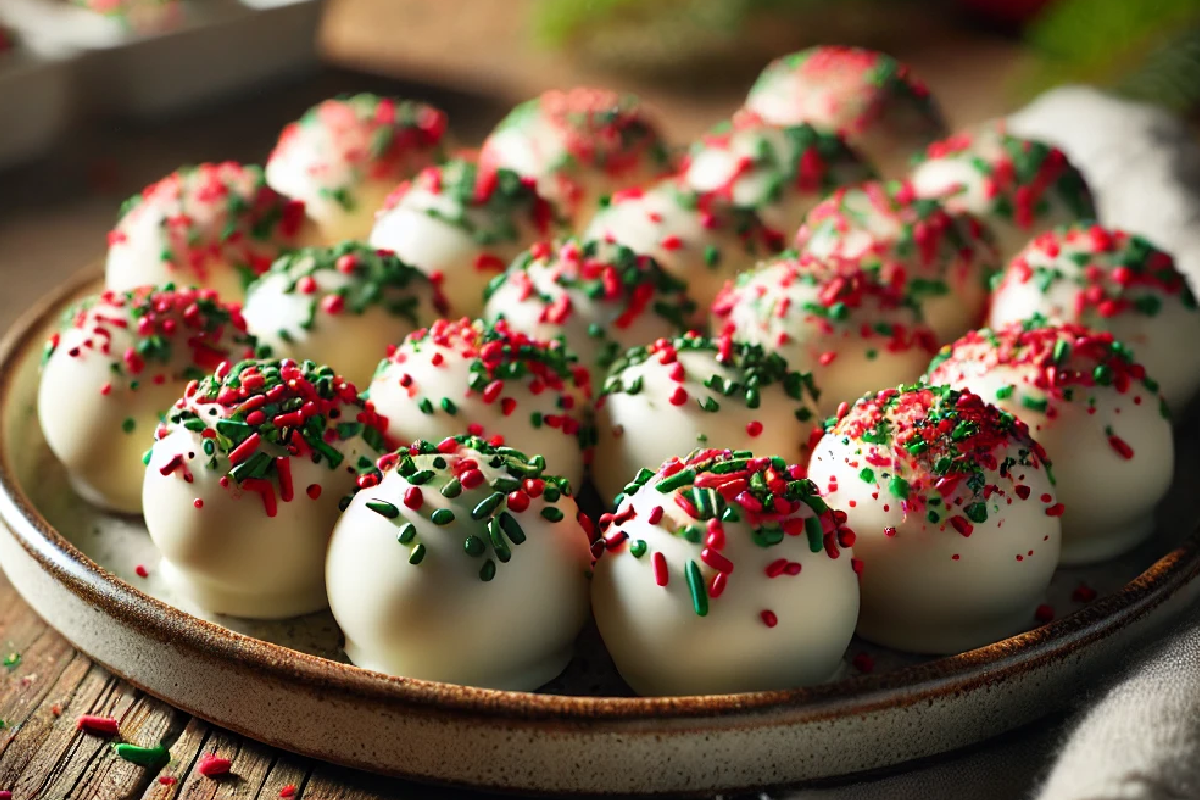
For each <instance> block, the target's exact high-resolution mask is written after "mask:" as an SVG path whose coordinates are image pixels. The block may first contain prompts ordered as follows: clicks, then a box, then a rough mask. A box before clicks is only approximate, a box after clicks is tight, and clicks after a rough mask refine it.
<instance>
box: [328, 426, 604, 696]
mask: <svg viewBox="0 0 1200 800" xmlns="http://www.w3.org/2000/svg"><path fill="white" fill-rule="evenodd" d="M477 444H478V443H477ZM483 449H484V450H485V452H480V450H478V449H476V448H475V447H469V446H461V447H459V448H458V449H457V450H456V451H454V450H452V451H450V452H448V453H446V454H444V455H442V456H441V458H442V460H443V461H444V462H445V463H446V466H445V467H444V468H442V469H437V467H436V464H435V459H436V458H437V457H438V456H437V454H433V455H416V456H414V457H413V459H412V460H413V462H414V463H415V465H416V467H417V468H418V470H421V471H424V470H433V473H434V474H433V477H432V479H430V480H429V481H428V482H426V483H421V484H420V485H419V486H416V487H414V485H413V484H412V483H410V481H409V480H408V479H407V478H405V477H404V476H403V475H402V474H401V473H400V472H399V471H398V470H396V469H387V470H385V471H384V474H383V478H382V482H381V483H379V484H378V485H377V486H372V487H368V488H365V489H363V490H362V491H360V492H358V494H357V495H356V496H355V498H354V500H353V501H352V502H351V503H350V506H349V507H348V508H347V509H346V511H345V513H344V514H343V515H342V517H341V519H340V520H338V523H337V526H336V527H335V529H334V532H333V539H332V540H331V542H330V545H329V558H328V562H327V566H326V577H327V582H328V585H329V604H330V608H331V609H332V610H333V615H334V617H335V618H336V619H337V622H338V625H340V626H341V628H342V631H343V632H344V633H345V636H346V644H345V649H346V654H347V655H348V656H349V657H350V660H351V661H353V662H354V663H355V664H356V665H358V666H360V667H364V668H366V669H373V670H377V671H379V672H385V673H388V674H391V675H402V676H405V677H409V678H419V679H423V680H433V681H444V682H446V683H456V684H460V685H466V686H481V687H487V688H493V689H508V690H513V691H532V690H534V689H536V688H538V687H539V686H542V685H543V684H545V683H547V682H548V681H550V680H551V679H552V678H554V677H555V676H556V675H558V674H559V673H560V672H562V670H563V668H564V667H566V665H567V662H568V661H570V659H571V656H572V653H573V647H574V643H575V638H576V636H577V635H578V633H579V631H580V629H581V628H582V627H583V625H584V623H585V622H586V621H587V618H588V580H587V576H586V572H587V570H588V568H589V566H590V564H591V555H590V553H589V552H588V544H589V540H588V533H587V532H586V531H585V529H584V528H583V527H582V526H581V525H580V523H579V522H578V521H577V520H576V515H577V513H578V511H577V508H576V505H575V501H574V500H573V499H572V498H571V497H569V496H566V495H563V496H561V497H559V498H558V499H557V500H556V501H554V502H547V500H546V496H545V494H544V493H543V492H541V491H539V493H538V496H537V497H533V498H530V497H529V495H528V494H526V493H525V492H524V491H522V490H519V489H518V490H516V491H515V492H514V494H521V495H523V496H524V497H523V499H524V505H517V504H516V503H509V502H507V499H508V498H511V497H512V496H513V495H510V494H508V493H505V498H506V500H505V501H502V502H501V503H500V504H499V505H498V506H497V510H495V511H493V512H492V513H491V514H488V515H482V516H481V519H479V520H475V519H473V518H472V509H474V508H475V507H476V506H477V504H479V503H480V502H481V501H484V500H486V499H487V498H488V497H489V496H490V495H491V494H493V493H494V492H495V491H497V490H496V489H494V488H492V486H491V484H492V483H493V482H494V481H496V479H498V478H500V479H507V478H509V477H511V476H510V474H509V472H508V470H507V469H506V468H505V467H504V466H499V467H496V466H492V459H493V458H494V455H493V453H492V448H488V447H486V445H484V447H483ZM406 452H407V451H404V450H402V451H401V453H406ZM472 461H473V462H474V463H475V465H476V468H477V469H478V471H480V472H482V473H483V482H482V483H481V484H480V485H478V486H476V487H475V488H473V489H468V488H462V489H461V493H460V494H458V495H457V496H455V497H447V496H445V494H443V491H442V490H443V489H445V487H446V486H447V484H448V483H452V482H453V483H455V484H457V485H461V483H460V482H459V481H457V480H456V477H462V476H464V475H466V474H467V473H468V472H469V471H470V468H469V467H468V466H467V465H468V464H469V462H472ZM535 480H537V479H535ZM527 485H528V484H526V486H527ZM414 488H415V489H416V490H417V491H418V492H419V493H420V497H421V501H420V507H419V508H417V509H413V508H410V507H408V506H407V505H406V497H408V498H409V502H410V503H411V502H413V500H412V499H411V498H412V495H410V494H408V493H409V492H410V491H412V490H413V489H414ZM446 493H452V490H446ZM369 503H370V504H374V505H375V507H376V508H381V509H383V510H384V511H385V513H386V514H392V513H395V514H396V516H394V517H390V518H389V516H385V515H384V514H381V513H378V512H376V511H373V510H372V509H371V507H370V506H369V505H368V504H369ZM414 504H415V503H414ZM514 506H516V508H521V509H522V510H521V511H519V512H518V511H516V510H515V509H514ZM446 510H449V511H450V512H452V514H453V521H451V522H449V523H448V524H441V525H439V524H437V523H435V522H434V518H433V515H434V513H435V511H436V512H439V513H441V514H444V513H446ZM556 510H557V512H558V513H561V515H562V517H561V518H560V519H559V521H558V522H552V521H550V520H549V519H547V518H545V517H543V516H542V514H543V511H545V513H548V514H554V513H555V511H556ZM502 514H504V515H507V517H508V520H509V521H516V522H517V523H518V524H519V525H520V528H521V532H522V533H523V535H524V537H525V538H524V539H521V541H520V543H519V544H518V543H517V542H516V541H515V540H513V539H511V538H509V537H508V536H507V535H506V534H504V532H503V530H502V529H501V528H500V523H499V520H500V517H501V515H502ZM493 518H494V519H495V520H496V522H495V523H490V520H492V519H493ZM489 524H491V527H492V529H493V532H495V533H496V534H497V537H498V539H499V543H500V546H499V549H497V547H496V545H495V544H494V543H493V542H492V540H491V538H490V534H489ZM410 525H411V526H412V528H409V527H408V526H410ZM401 537H405V538H407V541H401ZM408 537H411V538H408ZM518 538H520V537H519V536H518ZM468 542H469V543H468ZM467 548H472V549H471V550H467ZM414 560H415V561H416V563H413V562H414Z"/></svg>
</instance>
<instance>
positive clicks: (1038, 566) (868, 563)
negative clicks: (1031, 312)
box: [808, 386, 1063, 653]
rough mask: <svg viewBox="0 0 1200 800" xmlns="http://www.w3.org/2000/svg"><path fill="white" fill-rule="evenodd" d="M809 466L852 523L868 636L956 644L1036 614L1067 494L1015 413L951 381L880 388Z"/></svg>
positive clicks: (910, 645) (934, 645) (913, 645)
mask: <svg viewBox="0 0 1200 800" xmlns="http://www.w3.org/2000/svg"><path fill="white" fill-rule="evenodd" d="M808 476H809V478H810V479H811V480H812V481H813V482H814V483H815V484H816V485H817V488H818V489H820V490H821V492H822V493H823V495H824V497H825V500H826V502H828V503H829V504H830V505H831V506H833V507H834V508H839V509H842V510H844V511H845V512H846V516H847V518H848V524H849V525H850V527H852V528H853V529H854V530H855V532H856V533H857V539H856V541H855V545H854V554H855V556H856V557H857V558H858V559H859V560H860V561H861V562H862V572H861V575H860V587H861V589H862V609H861V611H860V612H859V619H858V633H859V635H860V636H862V637H863V638H865V639H869V640H871V641H873V642H876V643H878V644H882V645H886V646H888V647H895V648H897V649H899V650H908V651H912V652H916V653H957V652H960V651H963V650H970V649H972V648H975V647H981V646H983V645H986V644H991V643H992V642H996V641H999V640H1001V639H1004V638H1006V637H1008V636H1011V635H1013V634H1015V633H1019V632H1020V631H1023V630H1025V629H1026V628H1028V627H1030V626H1031V625H1032V624H1033V622H1034V612H1035V610H1036V609H1037V607H1038V605H1039V604H1041V603H1042V599H1043V597H1044V594H1045V591H1046V588H1047V587H1048V586H1049V585H1050V577H1051V576H1052V575H1053V574H1054V569H1055V567H1056V566H1057V565H1058V554H1059V544H1060V537H1061V528H1060V525H1059V517H1060V516H1061V514H1062V512H1063V504H1062V503H1060V502H1059V501H1058V498H1057V495H1056V494H1055V490H1054V483H1053V479H1052V478H1051V473H1050V469H1049V461H1048V460H1047V459H1046V453H1045V451H1044V450H1043V449H1042V447H1041V445H1039V444H1037V443H1036V442H1034V441H1033V439H1032V438H1031V437H1030V435H1029V429H1028V428H1027V427H1026V426H1025V423H1023V422H1021V421H1020V420H1019V419H1017V418H1016V417H1014V416H1012V415H1011V414H1009V413H1008V412H1006V411H1001V410H1000V409H998V408H996V407H995V406H992V405H989V404H987V403H985V402H984V401H983V400H982V399H980V398H979V396H978V395H974V394H971V393H969V392H961V391H958V390H953V389H950V388H949V387H947V386H934V387H929V386H911V387H904V388H901V389H887V390H884V391H882V392H879V393H878V394H876V395H867V396H865V397H863V398H862V399H860V400H859V401H858V402H857V403H856V404H855V405H854V406H853V407H852V408H851V409H849V411H848V412H847V413H845V414H843V415H842V416H841V417H840V418H839V419H838V420H837V421H836V423H835V424H833V425H832V427H830V428H828V429H827V433H826V434H825V437H824V438H823V439H821V441H820V442H819V443H818V444H817V446H816V448H815V449H814V451H813V457H812V461H811V462H810V463H809V468H808Z"/></svg>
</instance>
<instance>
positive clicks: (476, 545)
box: [463, 536, 487, 557]
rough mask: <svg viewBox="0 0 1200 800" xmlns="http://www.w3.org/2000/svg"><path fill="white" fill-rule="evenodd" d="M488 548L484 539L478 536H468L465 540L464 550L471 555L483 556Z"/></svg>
mask: <svg viewBox="0 0 1200 800" xmlns="http://www.w3.org/2000/svg"><path fill="white" fill-rule="evenodd" d="M486 549H487V546H486V545H485V544H484V543H483V539H480V538H479V537H478V536H468V537H467V538H466V539H465V540H463V551H464V552H465V553H466V554H467V555H469V556H472V557H476V556H481V555H483V551H484V550H486Z"/></svg>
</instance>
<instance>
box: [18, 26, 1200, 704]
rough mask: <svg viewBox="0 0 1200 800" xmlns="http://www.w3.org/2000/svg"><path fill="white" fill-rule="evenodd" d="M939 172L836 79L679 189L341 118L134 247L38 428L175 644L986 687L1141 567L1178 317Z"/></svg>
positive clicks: (88, 309) (1060, 213) (699, 160)
mask: <svg viewBox="0 0 1200 800" xmlns="http://www.w3.org/2000/svg"><path fill="white" fill-rule="evenodd" d="M947 133H948V132H947V131H946V129H945V124H944V122H943V120H942V115H941V113H940V111H939V110H938V108H937V105H936V103H935V102H934V101H933V100H932V98H931V97H930V95H929V93H928V91H927V90H926V89H925V87H924V86H923V84H921V83H920V81H919V80H917V79H916V78H915V76H913V75H912V74H911V72H910V71H909V70H908V68H907V67H905V66H904V65H902V64H900V63H898V62H896V61H895V60H893V59H891V58H890V57H888V56H885V55H883V54H880V53H873V52H870V51H865V50H860V49H855V48H846V47H817V48H812V49H810V50H806V51H804V52H802V53H797V54H794V55H792V56H789V57H786V58H783V59H780V60H778V61H776V62H774V63H772V64H771V65H769V66H768V67H767V68H766V70H765V71H764V72H763V74H762V76H761V78H760V79H759V80H758V82H757V83H756V84H755V85H754V87H753V89H752V90H751V91H750V93H749V96H748V97H747V99H746V103H745V107H744V108H741V109H738V110H736V111H735V112H734V113H732V114H731V116H730V118H729V119H728V120H726V121H725V122H722V123H719V124H717V125H715V126H714V127H713V128H712V129H711V130H710V131H709V133H708V134H706V135H705V136H703V137H702V138H701V139H700V140H698V141H697V142H695V143H694V144H693V145H692V146H691V147H690V148H685V149H681V150H679V151H676V150H675V149H674V148H672V147H671V146H670V145H669V144H668V143H667V142H666V140H665V139H664V137H663V136H662V134H661V132H660V130H659V128H658V125H657V122H656V121H655V117H654V114H653V113H652V112H651V111H649V110H647V109H646V108H644V107H643V106H642V105H641V104H640V103H638V101H637V100H636V99H635V98H632V97H629V96H627V95H622V94H619V93H615V92H610V91H607V90H603V89H595V88H576V89H570V90H566V91H553V92H548V93H546V94H544V95H542V96H541V97H538V98H536V99H533V100H530V101H529V102H527V103H523V104H521V105H520V106H518V107H517V108H516V109H514V110H513V111H512V113H511V114H509V115H508V116H507V117H506V118H505V119H504V120H503V121H502V122H501V123H500V124H499V125H498V126H497V128H496V129H495V130H494V131H493V132H492V133H491V134H490V135H489V136H488V138H487V140H486V141H485V142H484V144H483V146H482V148H481V150H480V152H479V155H478V157H472V156H469V155H457V156H454V157H452V158H451V157H448V155H447V153H448V152H449V149H448V147H447V142H448V141H451V137H450V135H449V134H448V133H447V125H446V118H445V115H444V114H443V113H442V112H440V111H439V110H437V109H435V108H432V107H430V106H428V105H426V104H423V103H420V102H415V101H405V100H399V99H395V98H384V97H375V96H372V95H356V96H352V97H344V98H335V99H332V100H328V101H326V102H324V103H321V104H319V105H317V106H316V107H314V108H313V109H311V110H310V111H309V112H307V113H306V114H305V115H304V116H303V117H302V118H301V119H299V120H298V121H297V122H295V123H293V124H291V125H289V126H288V127H287V128H286V129H285V130H284V131H283V132H282V134H281V136H280V139H279V143H278V145H277V146H276V148H275V150H274V152H273V153H272V154H271V156H270V159H269V160H268V162H267V166H266V169H265V171H264V170H262V169H260V168H258V167H256V166H253V165H239V164H206V165H201V166H199V167H191V168H184V169H181V170H180V171H178V172H177V173H174V174H172V175H170V176H168V177H166V178H164V179H163V180H161V181H159V182H157V183H155V184H153V185H152V186H150V187H148V188H147V189H146V190H145V192H143V193H142V195H141V196H140V197H138V198H135V199H134V200H132V201H130V202H129V203H128V204H127V206H126V207H125V208H124V209H122V214H121V217H120V220H119V221H118V223H117V226H116V228H115V229H114V231H113V232H112V234H111V235H110V247H109V257H108V271H107V276H106V278H107V287H106V289H105V290H104V291H103V292H102V293H101V294H98V295H96V296H93V297H91V298H88V299H86V300H84V301H83V302H82V304H81V305H80V306H79V307H78V308H77V310H75V311H74V312H73V314H72V315H71V316H70V317H69V320H68V323H67V324H66V325H65V327H64V328H63V330H62V331H61V332H60V333H59V334H57V335H56V336H55V337H54V338H53V339H52V340H51V342H50V346H49V347H48V350H47V359H46V362H45V367H44V373H43V378H42V387H41V393H40V396H39V416H40V419H41V422H42V427H43V430H44V432H45V435H46V439H47V441H48V443H49V445H50V447H51V449H52V450H53V452H54V453H55V454H56V455H57V456H58V458H59V459H60V460H61V461H62V463H63V465H64V466H65V467H66V470H67V473H68V476H69V478H70V480H71V482H72V485H73V486H74V487H75V490H76V491H77V492H78V493H79V494H81V495H82V496H84V497H85V498H87V499H88V500H90V501H92V502H94V503H96V504H98V505H102V506H104V507H106V508H108V509H111V510H113V511H115V512H118V513H129V514H136V513H141V514H142V515H143V516H144V518H145V522H146V527H147V529H148V531H149V535H150V537H151V539H152V540H153V541H154V543H155V544H156V545H157V547H158V549H159V550H160V552H161V554H162V565H161V572H162V574H163V575H164V576H165V577H166V578H167V580H168V581H169V582H170V585H171V588H172V590H173V591H174V593H175V597H176V598H178V600H179V601H180V602H185V603H187V604H189V605H190V607H193V608H196V609H199V610H201V611H203V612H205V613H209V614H230V615H238V616H247V617H264V618H278V617H287V616H292V615H296V614H303V613H308V612H313V611H318V610H321V609H324V608H326V607H328V608H330V609H331V610H332V613H333V616H334V618H335V619H336V620H337V622H338V624H339V625H340V626H341V628H342V630H343V633H344V634H345V651H346V654H347V655H348V657H349V658H350V659H351V660H352V661H353V662H354V663H356V664H358V665H360V666H363V667H366V668H370V669H375V670H379V671H383V672H388V673H392V674H396V675H402V676H406V677H409V678H414V679H427V680H436V681H450V682H456V683H464V684H471V685H475V686H482V687H493V688H502V689H516V690H534V689H537V688H538V687H539V686H542V685H544V684H545V683H547V682H548V681H550V680H551V679H553V678H554V677H555V676H557V675H558V674H559V673H560V672H562V670H563V669H564V668H565V667H566V665H567V664H568V663H569V662H570V661H571V659H572V657H573V655H574V652H575V640H576V637H577V635H578V634H579V632H580V631H581V629H583V628H584V627H585V625H587V623H588V622H589V619H594V620H595V622H596V625H597V627H598V629H599V632H600V634H601V635H602V637H603V639H604V642H605V644H606V645H607V647H608V650H609V652H610V653H611V655H612V659H613V661H614V663H615V665H616V668H617V670H618V671H619V672H620V673H621V675H622V676H623V677H624V678H625V681H626V682H627V683H628V685H629V686H630V687H631V688H633V689H634V690H635V691H637V692H640V693H642V694H651V695H679V694H704V693H722V692H746V691H756V690H765V689H782V688H790V687H796V686H803V685H808V684H812V683H818V682H821V681H826V680H829V679H831V678H833V677H835V676H837V675H839V674H840V673H841V671H842V669H843V662H844V656H845V653H846V650H847V647H848V646H849V643H850V641H851V637H852V636H854V635H855V633H856V632H857V634H858V635H859V636H861V637H863V638H864V639H867V640H870V641H873V642H875V643H877V644H881V645H884V646H889V647H893V648H897V649H901V650H908V651H913V652H918V653H934V654H937V653H954V652H959V651H962V650H966V649H970V648H974V647H978V646H982V645H987V644H989V643H992V642H995V641H997V640H1000V639H1003V638H1005V637H1007V636H1010V635H1012V634H1015V633H1018V632H1020V631H1022V630H1024V629H1026V628H1028V627H1030V626H1031V625H1033V624H1035V621H1036V620H1035V618H1044V617H1045V615H1044V614H1041V615H1039V614H1038V613H1036V612H1035V609H1037V608H1038V607H1039V606H1040V604H1041V603H1042V602H1043V599H1044V597H1045V592H1046V590H1047V587H1048V585H1049V583H1050V580H1051V577H1052V575H1053V574H1054V572H1055V569H1056V568H1057V567H1058V565H1059V564H1060V562H1063V563H1089V562H1094V561H1098V560H1103V559H1108V558H1116V557H1120V556H1121V554H1122V553H1124V552H1125V551H1126V550H1128V549H1130V548H1132V547H1135V546H1137V545H1138V543H1139V542H1141V541H1142V540H1144V539H1145V538H1146V537H1147V536H1149V535H1150V534H1151V533H1152V531H1153V524H1152V520H1153V516H1154V506H1155V505H1156V504H1157V503H1158V501H1159V500H1160V499H1161V498H1162V497H1163V496H1164V494H1165V493H1166V491H1167V490H1168V488H1169V484H1170V481H1171V476H1172V465H1173V439H1172V436H1171V427H1170V422H1169V412H1168V409H1179V408H1182V407H1184V406H1185V405H1186V404H1187V403H1188V402H1189V401H1190V400H1191V398H1192V396H1193V395H1194V394H1195V392H1196V391H1197V389H1198V388H1200V350H1197V349H1196V348H1191V349H1188V348H1186V347H1178V346H1175V345H1174V343H1173V342H1172V337H1173V336H1181V337H1186V335H1187V332H1188V331H1192V332H1194V333H1200V311H1198V310H1197V304H1196V300H1195V296H1194V295H1193V293H1192V291H1191V289H1190V288H1189V286H1188V284H1187V280H1186V279H1185V278H1184V277H1183V276H1182V275H1180V273H1179V272H1178V271H1177V270H1176V269H1175V266H1174V263H1173V261H1172V259H1171V257H1170V256H1169V255H1168V254H1166V253H1164V252H1162V251H1161V250H1159V249H1157V248H1156V247H1155V246H1154V245H1153V244H1152V243H1150V242H1148V241H1145V240H1144V239H1142V238H1140V237H1137V236H1133V235H1130V234H1127V233H1125V232H1122V231H1118V230H1113V229H1110V228H1107V227H1104V226H1103V225H1102V224H1097V223H1096V222H1095V221H1093V220H1092V217H1093V216H1094V205H1093V203H1092V200H1091V196H1090V194H1089V193H1088V189H1087V186H1086V184H1085V182H1084V180H1083V178H1082V177H1081V176H1080V174H1079V172H1078V171H1077V170H1075V169H1074V168H1073V167H1072V166H1071V164H1070V163H1069V162H1068V161H1067V159H1066V157H1065V156H1064V155H1063V153H1062V152H1061V151H1059V150H1057V149H1055V148H1053V147H1051V146H1049V145H1046V144H1043V143H1040V142H1036V141H1030V140H1024V139H1020V138H1017V137H1015V136H1013V135H1011V134H1010V133H1008V132H1007V131H1006V130H1005V129H1004V126H1003V124H1002V123H998V122H993V123H987V124H984V125H981V126H977V127H976V128H973V129H971V130H970V131H967V132H960V133H956V134H953V135H949V136H947ZM910 159H911V160H910ZM881 176H882V177H881ZM985 325H987V326H989V327H984V326H985ZM1193 351H1195V352H1193ZM588 483H590V484H591V486H593V487H595V489H597V490H598V494H599V500H598V501H596V500H593V501H591V502H590V503H589V502H587V501H584V502H582V503H581V504H577V502H576V500H575V498H576V497H577V496H580V497H583V496H585V494H580V490H581V489H582V488H584V486H585V485H586V484H588Z"/></svg>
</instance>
